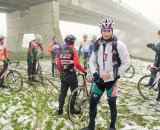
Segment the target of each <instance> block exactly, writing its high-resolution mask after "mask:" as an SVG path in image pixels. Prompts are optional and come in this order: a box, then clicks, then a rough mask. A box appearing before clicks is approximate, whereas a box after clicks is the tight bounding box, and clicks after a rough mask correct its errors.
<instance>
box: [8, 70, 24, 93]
mask: <svg viewBox="0 0 160 130" xmlns="http://www.w3.org/2000/svg"><path fill="white" fill-rule="evenodd" d="M5 84H6V86H7V87H8V88H9V89H10V90H13V91H16V92H18V91H20V90H21V89H22V87H23V78H22V76H21V74H20V73H19V72H18V71H16V70H10V71H9V73H8V74H7V76H6V79H5Z"/></svg>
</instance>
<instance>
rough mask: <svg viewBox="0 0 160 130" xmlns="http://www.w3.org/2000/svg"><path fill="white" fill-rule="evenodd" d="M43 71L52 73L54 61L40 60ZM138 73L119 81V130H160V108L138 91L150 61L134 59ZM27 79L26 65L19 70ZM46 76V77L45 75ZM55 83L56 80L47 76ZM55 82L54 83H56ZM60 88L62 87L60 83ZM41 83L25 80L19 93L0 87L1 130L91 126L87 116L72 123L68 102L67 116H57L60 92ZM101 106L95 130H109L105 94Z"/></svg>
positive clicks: (64, 129)
mask: <svg viewBox="0 0 160 130" xmlns="http://www.w3.org/2000/svg"><path fill="white" fill-rule="evenodd" d="M40 64H41V66H42V70H43V71H46V72H47V73H49V74H51V61H44V60H43V61H40ZM132 64H133V66H134V67H135V70H136V74H135V76H134V77H133V78H131V79H129V78H125V77H123V76H122V77H121V79H120V80H119V96H118V100H117V108H118V117H117V125H116V126H117V129H118V130H160V105H156V106H150V101H149V100H148V101H146V100H144V99H143V98H142V97H141V96H140V94H139V92H138V90H137V83H138V81H139V79H140V78H141V77H142V76H143V75H145V74H150V72H149V71H148V70H147V69H146V68H147V65H148V64H152V63H149V62H143V61H140V60H132ZM17 70H18V71H19V72H21V74H22V75H23V77H24V80H25V79H27V77H26V76H27V75H26V63H25V62H23V63H21V64H20V67H18V68H17ZM45 76H46V75H45ZM48 77H49V78H50V79H51V80H52V81H53V78H52V77H50V76H48ZM53 83H54V82H53ZM58 83H59V87H60V82H59V81H58ZM41 88H42V85H41V84H39V83H38V84H34V85H33V86H29V85H28V84H27V81H24V87H23V89H22V91H20V92H18V93H17V92H11V91H8V90H7V89H6V88H0V129H2V130H22V129H23V130H32V129H33V130H79V129H80V128H83V127H84V126H87V124H88V114H86V116H85V118H84V120H83V121H82V122H79V123H78V124H73V123H72V122H71V121H70V120H69V119H68V117H67V112H66V108H67V100H68V97H67V98H66V104H65V107H64V114H63V115H62V116H58V114H57V109H58V96H59V93H57V92H55V91H53V92H52V93H51V94H50V95H49V94H48V93H45V92H46V91H45V92H44V91H41ZM102 98H103V99H102V100H101V103H100V104H99V105H98V113H97V118H96V130H97V129H99V130H106V129H107V128H108V126H109V123H110V113H109V108H108V104H107V101H106V99H105V95H104V96H103V97H102Z"/></svg>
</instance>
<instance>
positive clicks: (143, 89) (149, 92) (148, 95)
mask: <svg viewBox="0 0 160 130" xmlns="http://www.w3.org/2000/svg"><path fill="white" fill-rule="evenodd" d="M151 77H152V78H156V77H154V76H152V75H145V76H143V77H142V78H141V79H140V80H139V81H138V91H139V94H140V95H141V96H142V97H143V98H144V99H145V100H151V99H155V96H156V92H155V91H154V90H153V89H150V87H151V86H145V85H147V84H148V83H149V80H150V78H151Z"/></svg>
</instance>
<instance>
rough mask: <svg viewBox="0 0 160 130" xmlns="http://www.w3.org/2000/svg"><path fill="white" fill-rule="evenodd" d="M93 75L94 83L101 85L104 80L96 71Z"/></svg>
mask: <svg viewBox="0 0 160 130" xmlns="http://www.w3.org/2000/svg"><path fill="white" fill-rule="evenodd" d="M93 77H94V82H95V83H96V84H98V85H101V84H103V83H104V80H103V79H102V78H100V77H99V74H98V73H97V72H96V73H94V74H93Z"/></svg>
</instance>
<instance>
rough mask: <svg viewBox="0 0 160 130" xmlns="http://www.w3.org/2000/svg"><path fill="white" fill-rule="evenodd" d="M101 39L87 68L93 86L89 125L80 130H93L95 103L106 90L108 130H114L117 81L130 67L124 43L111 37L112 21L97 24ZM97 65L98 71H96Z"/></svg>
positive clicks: (95, 111) (107, 20)
mask: <svg viewBox="0 0 160 130" xmlns="http://www.w3.org/2000/svg"><path fill="white" fill-rule="evenodd" d="M99 27H100V29H101V34H102V37H101V38H99V39H98V40H97V41H96V42H95V44H94V50H93V53H92V55H91V57H90V59H89V66H90V69H91V73H92V74H93V77H94V82H95V83H94V86H93V90H92V93H91V96H90V108H89V119H90V120H89V125H88V127H85V128H83V129H82V130H94V129H95V118H96V114H97V103H98V102H99V100H100V98H101V96H102V94H103V92H104V91H105V90H106V91H107V92H106V94H107V100H108V104H109V108H110V114H111V123H110V127H109V130H116V128H115V124H116V118H117V107H116V99H117V88H118V85H117V80H118V78H119V75H121V74H122V73H124V72H125V71H126V70H127V69H128V68H129V66H130V56H129V53H128V50H127V47H126V45H125V44H124V43H122V42H120V41H119V40H117V37H116V36H114V35H113V28H114V21H113V20H111V19H104V20H102V21H101V22H100V23H99ZM96 64H98V67H99V70H98V71H97V70H96Z"/></svg>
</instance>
